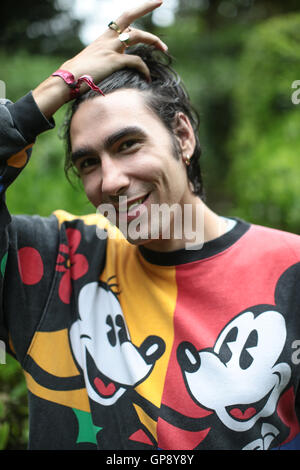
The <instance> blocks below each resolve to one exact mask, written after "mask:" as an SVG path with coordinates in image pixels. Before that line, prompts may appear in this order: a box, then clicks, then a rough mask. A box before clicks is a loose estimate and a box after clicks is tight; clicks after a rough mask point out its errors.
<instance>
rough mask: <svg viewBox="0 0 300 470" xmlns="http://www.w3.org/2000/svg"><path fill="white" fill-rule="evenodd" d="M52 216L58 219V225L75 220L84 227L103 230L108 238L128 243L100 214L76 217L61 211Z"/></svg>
mask: <svg viewBox="0 0 300 470" xmlns="http://www.w3.org/2000/svg"><path fill="white" fill-rule="evenodd" d="M53 214H54V215H55V216H56V218H57V219H58V223H59V225H61V224H62V223H63V222H70V221H72V220H75V219H78V220H83V222H84V223H85V224H86V225H96V226H97V227H99V228H100V229H104V228H105V229H106V230H107V232H108V234H109V237H111V238H115V239H116V240H124V241H125V242H126V243H128V242H127V241H126V239H125V238H124V235H123V234H122V232H121V231H120V230H119V229H118V228H117V227H115V226H114V225H112V224H111V223H110V222H109V220H108V219H107V218H106V217H104V216H103V215H102V214H99V213H96V214H87V215H82V216H77V215H73V214H70V213H69V212H66V211H63V210H57V211H54V212H53Z"/></svg>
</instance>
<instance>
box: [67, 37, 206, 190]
mask: <svg viewBox="0 0 300 470" xmlns="http://www.w3.org/2000/svg"><path fill="white" fill-rule="evenodd" d="M125 53H127V54H134V55H138V56H140V57H141V58H142V59H143V61H144V62H145V63H146V65H147V66H148V68H149V70H150V74H151V82H148V81H147V80H146V79H145V77H144V76H143V75H142V74H141V73H139V72H138V71H137V70H136V69H133V68H124V69H121V70H118V71H116V72H114V73H113V74H111V75H110V76H108V77H107V78H105V79H104V80H103V81H101V82H100V83H98V86H99V87H100V88H101V90H102V91H103V93H104V94H109V93H112V92H114V91H116V90H120V89H122V88H130V89H136V90H139V91H141V92H145V100H146V101H145V102H146V104H147V105H148V106H149V107H150V109H152V111H154V112H155V114H156V115H157V116H158V117H159V118H160V120H161V121H162V122H163V124H164V125H165V127H166V128H167V130H168V131H169V133H170V135H171V137H172V138H173V143H174V146H175V150H176V149H177V156H178V157H179V153H178V146H177V140H176V139H175V135H174V124H175V117H176V113H178V112H183V113H184V114H185V115H186V116H187V117H188V118H189V120H190V123H191V125H192V127H193V130H194V134H195V139H196V145H195V150H194V153H193V155H192V156H191V159H190V165H189V166H187V176H188V179H189V181H190V182H191V183H192V186H193V193H194V194H196V195H197V196H199V197H200V198H201V199H204V197H205V195H204V188H203V183H202V175H201V169H200V163H199V160H200V156H201V147H200V142H199V136H198V133H199V124H200V120H199V116H198V113H197V111H196V110H195V109H194V108H193V106H192V105H191V102H190V98H189V95H188V93H187V91H186V89H185V87H184V85H183V83H182V81H181V79H180V77H179V75H178V74H177V72H176V71H175V70H174V69H173V68H172V57H171V56H170V55H169V54H168V53H164V52H162V51H159V50H157V49H155V48H154V47H152V46H145V45H137V46H133V47H130V48H128V49H126V51H125ZM96 96H99V93H98V92H96V91H93V90H90V91H87V92H86V93H84V94H82V95H81V96H80V97H78V98H77V99H76V100H74V101H73V102H72V103H71V105H70V107H69V109H68V111H67V113H66V116H65V120H64V123H63V126H62V131H63V133H62V134H61V136H62V137H63V139H64V141H65V148H66V158H65V164H64V170H65V174H66V176H67V178H68V180H69V181H71V180H70V178H69V173H70V170H71V171H72V172H73V173H74V174H76V175H77V176H78V173H77V171H76V168H75V167H74V165H73V162H72V159H71V153H72V152H71V140H70V125H71V120H72V117H73V115H74V113H75V112H76V110H77V109H78V107H79V106H80V104H81V103H82V102H84V101H86V100H90V99H93V98H94V97H96Z"/></svg>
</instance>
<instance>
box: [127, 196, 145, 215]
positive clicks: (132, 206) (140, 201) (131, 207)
mask: <svg viewBox="0 0 300 470" xmlns="http://www.w3.org/2000/svg"><path fill="white" fill-rule="evenodd" d="M143 200H144V198H141V199H138V200H137V201H135V202H134V203H133V204H130V206H129V207H128V212H129V211H130V210H131V209H133V208H134V207H137V206H139V205H140V204H142V202H143Z"/></svg>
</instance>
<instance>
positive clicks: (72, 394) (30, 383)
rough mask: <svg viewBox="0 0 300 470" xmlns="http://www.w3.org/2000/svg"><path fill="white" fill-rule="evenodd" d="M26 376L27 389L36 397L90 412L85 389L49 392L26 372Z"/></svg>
mask: <svg viewBox="0 0 300 470" xmlns="http://www.w3.org/2000/svg"><path fill="white" fill-rule="evenodd" d="M24 374H25V379H26V383H27V387H28V389H29V390H30V391H31V393H33V394H34V395H36V396H38V397H40V398H43V399H44V400H48V401H52V402H54V403H58V404H60V405H65V406H68V407H70V408H76V409H78V410H82V411H88V412H90V404H89V400H88V396H87V393H86V389H85V388H82V389H79V390H70V391H69V390H68V391H61V390H59V391H58V390H49V389H48V388H45V387H42V386H41V385H39V384H38V383H37V382H36V381H35V380H34V379H33V377H32V376H31V375H30V374H29V373H28V372H25V371H24Z"/></svg>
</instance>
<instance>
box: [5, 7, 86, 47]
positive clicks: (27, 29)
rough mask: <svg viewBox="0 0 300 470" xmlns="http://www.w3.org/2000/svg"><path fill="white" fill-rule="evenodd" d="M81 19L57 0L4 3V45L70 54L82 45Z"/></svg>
mask: <svg viewBox="0 0 300 470" xmlns="http://www.w3.org/2000/svg"><path fill="white" fill-rule="evenodd" d="M80 24H81V23H80V21H78V20H75V19H73V18H72V17H71V14H70V12H69V11H68V10H67V9H66V8H63V7H62V6H60V5H59V3H58V2H57V1H55V0H43V1H41V0H29V1H26V2H18V3H17V5H16V4H15V3H14V2H1V3H0V30H1V37H0V48H2V49H3V50H5V51H7V52H12V51H13V52H15V51H16V50H17V49H24V50H26V51H27V52H30V53H32V54H36V53H42V54H56V55H63V56H70V55H73V54H75V53H77V52H78V51H79V50H80V49H82V47H83V45H82V43H81V41H80V39H79V35H78V32H79V27H80Z"/></svg>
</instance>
